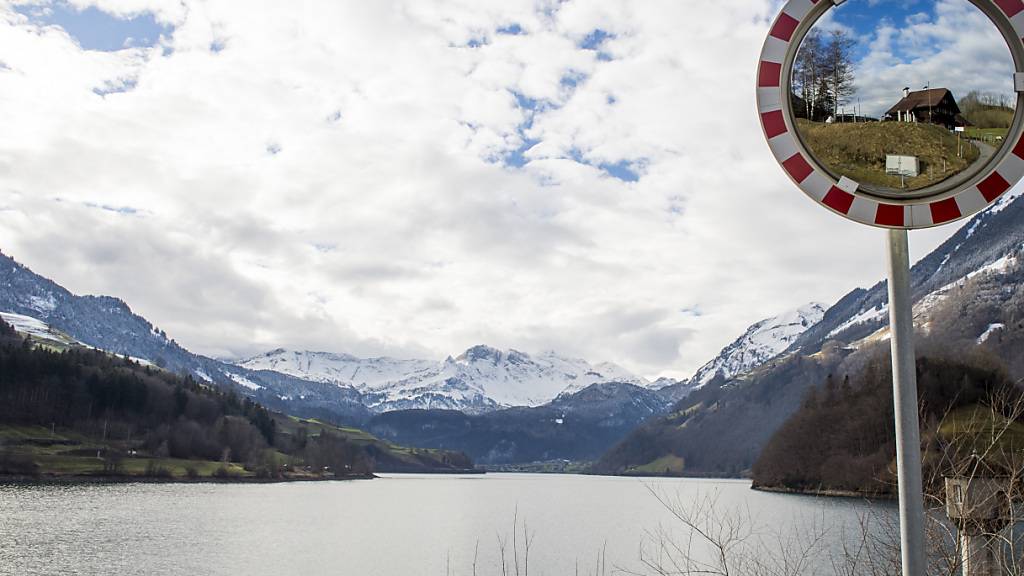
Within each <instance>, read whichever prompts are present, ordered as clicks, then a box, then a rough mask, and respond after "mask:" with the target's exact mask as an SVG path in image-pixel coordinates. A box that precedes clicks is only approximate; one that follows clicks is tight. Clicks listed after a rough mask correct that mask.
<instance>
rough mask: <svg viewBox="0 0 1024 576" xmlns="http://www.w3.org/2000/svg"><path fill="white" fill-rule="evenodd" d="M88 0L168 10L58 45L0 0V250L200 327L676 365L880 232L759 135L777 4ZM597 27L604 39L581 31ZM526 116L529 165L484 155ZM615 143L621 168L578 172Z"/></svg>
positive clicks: (267, 341) (382, 348) (218, 341)
mask: <svg viewBox="0 0 1024 576" xmlns="http://www.w3.org/2000/svg"><path fill="white" fill-rule="evenodd" d="M83 1H84V0H83ZM89 4H94V5H96V6H97V7H99V8H101V9H103V10H109V11H112V12H114V13H116V14H120V15H123V14H129V13H132V14H134V13H135V12H136V11H140V10H153V11H156V12H157V13H158V14H160V15H161V16H160V17H161V19H162V20H163V21H168V22H174V23H175V25H176V26H175V28H174V31H173V34H172V36H171V37H170V38H169V39H168V40H167V41H166V42H167V45H166V46H156V47H153V48H148V49H147V48H134V49H129V50H123V51H119V52H112V53H100V52H86V51H82V50H81V49H79V48H78V47H77V46H76V45H75V44H74V42H73V41H72V40H71V39H70V38H69V37H68V36H67V35H66V34H64V33H62V32H61V31H60V30H57V29H53V28H50V29H39V28H36V27H34V26H33V25H32V24H30V23H29V22H28V20H27V19H25V18H23V17H21V16H19V15H17V14H16V13H14V12H13V10H12V7H11V5H10V4H5V3H4V2H2V0H0V54H3V55H4V56H3V59H4V63H5V65H6V67H7V68H0V126H3V127H4V129H3V130H2V131H0V206H4V207H5V208H6V210H5V211H3V212H0V222H2V224H0V246H2V247H3V249H4V251H5V252H7V253H9V254H11V255H13V256H15V257H16V258H18V259H20V260H22V261H23V262H25V263H26V264H28V265H29V266H31V267H32V268H34V269H36V270H37V271H39V272H41V273H43V274H45V275H47V276H50V277H52V278H54V279H56V280H57V281H58V282H60V283H62V284H64V285H66V286H68V287H69V288H71V289H73V290H76V291H78V292H89V293H105V294H112V295H116V296H119V297H122V298H124V299H125V300H126V301H128V302H129V303H131V304H132V305H133V307H134V308H135V309H136V311H138V312H140V313H142V314H144V315H145V316H147V317H148V318H150V319H151V320H153V321H154V322H155V323H156V324H157V325H159V326H161V327H162V328H164V329H166V330H167V331H168V332H169V333H171V334H172V335H173V336H175V337H176V338H177V339H178V340H179V341H180V342H181V343H182V344H184V345H186V346H187V347H190V348H192V349H194V350H196V351H198V352H203V353H209V354H215V355H229V354H234V355H246V354H250V353H254V352H257V351H261V350H263V349H268V348H271V347H275V346H278V345H288V346H295V347H308V348H316V349H326V350H335V351H348V352H353V353H356V354H377V353H386V354H397V355H417V356H424V355H427V356H433V357H444V356H445V355H447V354H449V353H453V352H457V351H459V350H461V349H463V348H465V347H467V346H469V345H472V344H476V343H481V342H486V343H489V344H492V345H496V346H501V347H515V348H518V349H525V350H540V349H546V348H554V349H557V350H559V351H563V352H565V353H569V354H575V355H580V356H583V357H587V358H589V359H592V360H612V361H616V362H619V363H621V364H623V365H624V366H627V367H629V368H631V369H634V370H637V371H639V372H642V373H645V374H647V375H650V376H656V375H658V374H661V373H665V374H672V375H676V376H686V375H689V374H690V373H691V372H692V371H693V370H694V369H696V368H697V367H698V366H700V365H701V364H703V363H704V362H705V361H706V360H707V359H708V358H709V357H710V356H712V355H713V354H714V353H716V352H717V350H718V349H719V348H721V347H722V346H724V345H725V344H727V343H728V342H729V341H731V340H732V339H733V338H735V337H736V336H737V335H739V334H740V333H741V332H742V330H743V329H745V328H746V327H747V325H749V324H751V323H753V322H754V321H756V320H759V319H761V318H762V317H766V316H770V315H774V314H777V313H779V312H780V311H782V310H784V309H787V308H791V307H795V306H797V305H800V304H803V303H805V302H807V301H811V300H829V299H836V298H838V297H839V296H841V295H842V294H843V293H845V291H847V290H849V289H851V288H853V287H854V286H856V285H863V284H869V283H873V282H874V281H875V280H877V279H878V278H879V277H880V276H881V275H882V272H883V259H882V255H883V254H882V249H883V242H882V241H883V234H882V233H881V232H880V231H877V230H870V229H865V228H862V227H859V226H857V225H854V224H851V223H847V222H845V221H844V220H841V219H839V218H837V217H835V216H832V215H830V214H827V213H826V212H824V211H822V210H821V209H820V208H818V207H816V206H814V205H813V203H811V202H810V201H808V200H807V199H806V198H804V197H803V196H802V194H801V193H800V192H798V191H797V190H796V189H795V188H794V187H793V186H792V185H791V184H790V183H789V181H788V180H787V179H786V177H785V176H784V175H783V173H782V171H781V170H780V168H779V167H778V166H777V165H776V164H775V163H774V160H772V159H771V156H770V154H769V152H768V150H767V146H766V144H765V143H764V142H763V138H762V136H761V132H760V128H759V126H758V124H757V119H756V114H755V112H754V90H753V82H754V73H755V70H756V61H757V57H758V53H759V50H760V46H761V43H762V41H763V39H764V35H765V34H766V31H767V28H768V25H769V21H770V18H771V17H772V16H774V14H773V13H772V10H774V9H776V8H777V7H778V2H769V1H768V0H759V1H752V2H742V3H739V2H708V3H680V2H674V1H670V0H657V1H655V0H651V1H645V2H628V1H625V0H615V1H613V0H601V1H596V0H587V1H581V0H572V1H567V2H554V1H550V2H535V1H532V0H531V1H525V0H524V1H516V2H509V1H501V2H498V1H493V2H483V1H477V0H474V1H469V0H464V1H450V2H440V1H425V0H387V1H385V0H382V1H379V2H359V1H343V2H334V1H327V0H324V1H322V2H318V1H314V0H306V1H304V2H298V3H281V2H270V1H263V2H245V3H238V2H234V1H230V0H211V1H207V2H191V1H189V0H185V1H183V2H179V1H177V0H174V1H168V2H160V1H158V0H148V1H145V2H143V1H142V0H138V1H129V0H121V1H116V0H92V1H90V2H89ZM513 24H518V25H519V27H520V28H521V29H522V31H523V33H522V34H519V35H511V34H499V33H498V32H497V30H498V29H499V28H502V27H509V26H511V25H513ZM596 28H601V29H603V30H606V31H607V32H608V33H610V35H611V36H610V38H609V39H608V40H606V41H605V43H604V45H603V46H602V52H604V53H607V54H609V55H611V57H612V60H611V61H605V60H602V59H601V58H599V55H598V53H597V51H595V50H584V49H582V48H580V46H579V44H580V42H582V40H583V39H584V38H585V37H586V36H587V35H588V34H589V33H591V32H592V31H593V30H594V29H596ZM471 45H472V46H476V47H471ZM212 46H217V47H218V48H222V49H220V50H212V49H211V47H212ZM570 74H571V75H574V77H575V78H578V79H579V82H578V84H577V86H576V87H575V88H573V87H572V86H571V85H566V83H564V82H563V79H564V78H565V77H566V76H567V75H570ZM128 80H130V81H131V83H134V88H132V89H130V90H129V91H126V92H122V93H112V94H107V95H106V96H105V97H101V96H99V95H97V94H96V93H95V92H94V91H93V89H94V88H97V87H101V88H102V87H104V86H108V85H109V84H110V83H117V82H122V83H123V82H126V81H128ZM515 94H520V95H521V96H522V97H525V98H531V99H537V100H539V101H541V105H540V108H539V110H538V111H536V112H534V113H531V112H530V111H529V110H524V109H522V108H521V107H520V106H519V105H518V103H517V101H516V97H515V96H514V95H515ZM531 119H532V123H531V122H530V120H531ZM524 137H525V138H529V139H532V140H536V141H539V143H538V144H537V145H536V146H535V147H534V148H532V149H531V150H529V151H528V152H527V153H526V157H527V159H528V160H530V161H529V163H528V164H526V165H525V166H524V167H522V168H519V169H516V168H510V167H506V166H503V165H502V164H501V163H500V162H495V159H496V158H501V157H503V156H504V155H506V154H510V153H512V152H514V151H515V150H517V149H518V148H520V146H522V144H523V138H524ZM271 149H272V150H276V151H277V152H276V153H271V152H270V151H269V150H271ZM574 158H575V159H574ZM576 160H580V161H581V162H578V161H576ZM620 161H631V162H638V164H636V165H634V166H636V169H637V170H639V171H640V172H641V173H642V177H641V178H640V180H639V181H638V182H633V183H627V182H622V181H620V180H617V179H614V178H611V177H609V176H608V174H606V173H605V172H603V171H602V170H601V169H600V168H597V166H600V165H602V164H615V163H616V162H620ZM56 199H60V201H57V200H56ZM102 206H107V207H115V208H116V207H130V208H132V209H134V210H137V212H136V213H134V214H131V213H122V212H117V211H112V210H105V209H102V208H100V207H102ZM949 232H950V230H948V229H946V230H940V231H931V232H923V233H916V234H915V235H914V246H915V249H916V252H917V253H918V254H919V255H920V254H923V253H924V252H925V251H926V250H927V249H929V248H931V247H933V246H934V245H935V244H936V243H937V242H938V241H939V240H940V239H942V238H943V237H944V236H945V235H947V234H948V233H949ZM694 307H697V308H699V309H700V310H702V312H703V313H702V314H701V315H699V316H698V315H694V314H692V313H690V312H688V311H686V310H687V309H693V308H694Z"/></svg>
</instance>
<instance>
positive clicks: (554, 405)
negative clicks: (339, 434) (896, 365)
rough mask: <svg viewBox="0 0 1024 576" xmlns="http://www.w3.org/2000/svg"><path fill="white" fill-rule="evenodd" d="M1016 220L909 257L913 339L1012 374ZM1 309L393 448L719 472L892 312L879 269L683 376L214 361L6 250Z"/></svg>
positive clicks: (754, 446) (490, 363) (459, 360)
mask: <svg viewBox="0 0 1024 576" xmlns="http://www.w3.org/2000/svg"><path fill="white" fill-rule="evenodd" d="M1021 222H1024V201H1022V200H1019V199H1018V198H1016V197H1013V196H1007V197H1005V198H1004V199H1003V200H1001V201H1000V202H999V203H997V205H996V206H994V207H993V208H992V209H990V210H989V211H987V212H985V213H983V214H981V215H979V216H977V217H976V218H974V219H973V220H972V221H970V222H969V223H968V224H967V225H965V226H964V227H963V228H962V229H961V230H960V231H958V232H957V233H956V234H955V235H954V236H953V237H951V238H950V239H949V241H947V242H946V243H945V244H943V245H942V246H940V247H939V248H938V249H937V250H936V251H935V252H933V253H932V254H930V255H928V256H927V257H926V258H924V259H922V260H921V261H920V262H919V263H917V265H916V266H915V267H914V269H913V280H912V282H913V290H914V299H915V302H916V305H915V319H916V322H917V323H918V328H919V330H920V332H921V335H922V338H926V341H927V346H930V347H931V349H933V350H934V349H938V348H942V347H947V348H949V347H953V348H955V349H956V350H959V351H962V350H967V349H970V350H976V351H982V352H984V353H985V354H987V355H988V356H990V357H992V358H996V359H997V361H998V362H999V363H1001V366H1002V368H1001V369H1002V370H1004V371H1005V372H1006V373H1007V374H1009V375H1010V377H1012V378H1017V379H1019V378H1020V377H1022V376H1024V359H1022V355H1021V354H1020V350H1021V349H1022V348H1021V347H1020V344H1021V343H1022V338H1021V333H1022V332H1024V328H1022V325H1021V322H1022V319H1024V309H1021V310H1018V309H1017V308H1018V307H1024V304H1022V303H1021V299H1020V298H1018V297H1017V296H1016V295H1017V294H1018V293H1019V292H1020V289H1021V280H1022V278H1024V271H1022V268H1024V266H1022V262H1021V258H1022V248H1024V229H1022V227H1021V225H1020V223H1021ZM951 314H957V315H958V318H957V321H956V322H953V321H951V320H950V318H949V317H948V316H949V315H951ZM0 315H2V318H3V319H4V320H5V321H6V322H7V323H9V324H10V325H12V326H13V327H14V328H15V330H16V331H17V332H18V333H19V334H20V335H22V336H23V337H24V336H27V337H28V338H29V341H30V342H31V343H33V344H34V345H36V346H42V347H46V348H48V349H51V350H65V349H71V348H78V349H96V350H100V351H104V352H106V353H109V354H112V355H116V356H119V357H128V359H130V360H132V361H134V362H135V363H136V364H137V365H138V366H141V367H143V368H144V369H148V370H153V371H159V372H166V373H168V374H172V375H178V376H179V377H185V378H188V379H190V380H191V381H194V382H195V383H197V385H199V386H200V388H209V389H210V390H214V391H217V393H229V394H232V395H235V396H237V397H239V398H246V399H249V400H250V401H251V402H253V403H256V404H258V405H260V406H263V407H266V408H267V409H268V410H270V411H271V412H272V413H275V414H279V415H289V416H291V417H294V418H297V419H302V420H304V421H310V422H314V421H315V422H322V423H324V424H325V425H330V426H336V427H348V428H347V429H359V430H363V431H365V432H366V433H368V434H367V437H370V436H371V435H372V438H374V439H375V440H378V441H380V442H383V443H385V444H387V445H391V446H409V447H414V448H416V449H421V450H441V451H448V452H450V453H451V454H459V453H462V454H465V455H467V456H468V457H469V458H471V459H472V461H473V462H475V463H476V464H477V465H483V466H488V467H506V469H508V468H507V467H513V468H515V467H528V466H530V465H534V466H536V467H537V469H544V468H545V466H547V467H549V468H550V467H551V466H554V467H555V468H556V469H566V463H567V462H593V463H594V464H593V467H592V468H589V467H585V466H584V467H579V466H577V467H576V468H574V469H590V470H592V471H594V472H597V473H604V474H640V475H648V474H669V475H717V476H722V475H724V476H743V475H748V474H750V472H751V470H752V468H753V467H754V465H755V462H757V460H758V458H759V456H760V455H761V453H762V450H763V449H764V447H765V445H766V444H768V442H769V441H770V440H771V438H772V437H773V435H774V434H775V433H776V431H777V430H779V429H780V428H781V427H782V426H783V425H784V424H785V423H786V422H787V420H788V419H790V418H791V417H793V416H794V414H796V413H797V411H798V410H799V409H800V408H801V406H802V405H803V403H804V402H805V399H806V398H807V396H808V394H809V393H811V392H810V391H812V390H815V389H823V387H825V386H826V383H827V382H829V381H830V379H835V378H842V377H844V376H848V375H852V376H854V377H856V375H857V374H859V371H860V370H862V368H863V366H865V365H867V364H869V363H870V362H869V359H870V358H873V357H874V356H872V355H877V354H879V353H881V352H879V348H878V346H877V345H878V343H880V342H885V340H886V338H887V333H886V324H887V320H888V315H887V303H886V289H885V285H884V283H879V284H877V285H875V286H873V287H871V288H869V289H863V288H856V289H854V290H852V291H851V292H850V293H849V294H847V295H846V296H845V297H843V298H842V299H840V300H839V301H838V302H836V303H835V304H834V305H831V306H827V305H824V304H819V303H809V304H807V305H804V306H801V307H800V308H798V309H796V310H792V311H788V312H785V313H782V314H780V315H779V316H776V317H773V318H768V319H765V320H762V321H759V322H756V323H754V324H753V325H752V326H751V327H750V328H749V329H748V330H747V331H746V332H745V333H744V334H742V335H740V336H739V337H738V338H737V339H736V340H735V341H734V342H733V343H731V344H730V345H728V346H726V347H725V348H724V349H723V350H722V351H721V352H720V353H719V354H718V355H717V356H716V357H715V358H712V359H710V360H709V361H708V362H707V363H706V364H704V365H703V366H702V367H701V368H700V369H699V370H698V371H697V372H696V373H695V374H694V375H693V376H692V377H691V378H689V379H685V380H681V381H675V380H668V379H659V380H657V381H648V380H646V379H644V378H642V377H640V376H638V375H635V374H631V373H630V372H629V371H627V370H625V369H624V368H622V367H621V366H618V365H615V364H612V363H607V362H602V363H592V362H590V361H588V360H584V359H579V358H572V357H568V356H564V355H561V354H559V353H557V352H555V351H544V352H540V353H536V354H531V353H526V352H521V351H517V350H499V349H496V348H492V347H489V346H487V345H484V344H481V345H477V346H473V347H471V348H469V349H467V350H465V351H462V352H459V353H455V354H453V355H451V356H449V357H447V358H445V359H444V360H440V361H437V360H425V359H408V358H387V357H383V358H359V357H355V356H352V355H348V354H345V353H343V352H342V351H332V352H328V351H308V350H291V349H277V350H272V351H268V352H266V353H264V354H260V355H258V356H255V357H252V358H247V359H242V360H238V361H224V360H220V359H214V358H209V357H205V356H202V355H198V354H194V353H192V352H190V351H189V350H187V349H185V348H183V347H182V346H181V345H179V344H178V343H177V342H176V341H175V340H174V339H173V337H172V335H168V334H166V333H164V332H163V331H162V330H160V329H159V328H157V327H155V326H154V325H153V324H151V323H150V322H149V321H147V320H146V319H145V318H144V317H142V316H140V315H138V314H136V313H134V312H133V311H132V309H131V308H130V307H129V305H128V303H126V302H124V301H122V300H120V299H117V298H116V297H111V296H79V295H75V294H72V293H71V292H69V291H68V290H66V289H64V288H63V287H61V286H60V285H59V284H58V283H57V281H55V280H53V279H48V278H44V277H42V276H39V275H37V274H35V273H34V272H32V270H31V269H29V268H28V267H26V266H24V265H22V264H20V263H19V262H17V261H16V260H15V259H14V258H13V257H12V256H9V255H3V254H0ZM958 353H959V352H958ZM854 379H855V380H856V378H854ZM339 429H340V428H339ZM382 445H383V444H382ZM538 463H547V464H538Z"/></svg>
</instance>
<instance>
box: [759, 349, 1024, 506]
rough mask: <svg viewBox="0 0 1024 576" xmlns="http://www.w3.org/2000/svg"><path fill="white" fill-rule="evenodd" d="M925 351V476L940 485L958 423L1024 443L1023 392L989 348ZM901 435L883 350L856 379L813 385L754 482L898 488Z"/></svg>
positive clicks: (935, 488)
mask: <svg viewBox="0 0 1024 576" xmlns="http://www.w3.org/2000/svg"><path fill="white" fill-rule="evenodd" d="M956 356H957V357H956V358H941V357H931V356H923V357H921V358H919V359H918V366H917V369H918V390H919V397H920V406H921V430H922V447H923V450H924V452H923V461H924V465H925V478H929V479H931V480H932V482H933V485H932V486H930V489H931V490H930V491H931V492H933V493H940V492H941V490H942V487H941V485H940V482H941V478H942V476H943V475H945V474H949V473H951V469H949V467H948V466H949V464H950V463H951V462H952V461H953V460H954V459H952V458H949V457H947V456H948V455H949V454H951V453H954V452H956V451H962V450H963V449H962V448H961V447H960V446H958V442H963V441H964V435H963V434H958V433H957V431H958V430H959V431H961V432H962V431H964V430H970V429H972V428H986V429H999V428H1000V427H1001V426H1002V423H1004V422H1009V423H1011V426H1010V427H1008V428H1007V432H1009V433H1008V434H1007V435H1006V438H1005V440H1006V443H1008V444H1007V445H1006V446H1004V447H1005V448H1007V449H1008V450H1009V451H1019V450H1020V449H1021V448H1024V444H1022V443H1021V440H1024V435H1021V431H1022V430H1024V417H1022V415H1021V413H1020V410H1019V407H1020V406H1021V390H1020V389H1019V388H1018V387H1016V386H1015V385H1014V384H1013V382H1012V380H1011V379H1010V378H1009V377H1008V376H1007V374H1006V372H1005V370H1003V369H1002V367H1001V366H999V365H998V363H995V362H993V361H992V360H991V358H986V357H984V356H977V355H975V356H973V357H963V356H962V355H956ZM895 439H896V435H895V428H894V424H893V398H892V372H891V367H890V364H889V357H888V354H886V353H885V352H884V351H883V350H881V349H878V350H876V351H875V352H874V354H873V357H872V359H871V360H870V361H869V362H868V363H867V364H866V365H865V366H864V367H863V369H862V370H861V372H860V373H858V374H855V375H854V376H853V377H851V376H849V375H845V376H843V377H842V378H841V379H840V378H839V377H836V376H834V375H829V377H828V378H826V380H825V383H824V385H822V386H821V387H813V388H811V389H810V390H809V393H808V395H807V397H806V398H805V399H804V402H803V404H802V406H801V408H800V410H798V411H797V413H796V414H794V415H793V416H792V417H791V418H790V419H789V420H787V421H786V423H785V424H783V425H782V427H781V428H779V430H778V431H777V432H776V433H775V434H774V435H773V436H772V438H771V440H770V441H769V442H768V443H767V445H766V446H765V448H764V450H763V451H762V453H761V456H760V457H759V458H758V460H757V462H756V463H755V464H754V467H753V470H752V472H753V474H752V476H753V481H754V487H755V488H766V489H783V490H793V491H801V492H806V491H810V492H814V491H823V492H847V493H857V494H866V495H890V494H893V493H894V492H895V486H896V476H895V458H896V443H895V442H896V440H895Z"/></svg>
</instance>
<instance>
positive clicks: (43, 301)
mask: <svg viewBox="0 0 1024 576" xmlns="http://www.w3.org/2000/svg"><path fill="white" fill-rule="evenodd" d="M28 302H29V307H31V308H32V309H33V310H35V311H36V312H41V313H43V314H49V313H50V312H53V311H54V310H56V309H57V300H56V298H54V297H53V294H47V295H46V297H45V298H44V297H40V296H29V299H28Z"/></svg>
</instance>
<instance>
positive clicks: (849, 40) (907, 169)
mask: <svg viewBox="0 0 1024 576" xmlns="http://www.w3.org/2000/svg"><path fill="white" fill-rule="evenodd" d="M1013 72H1014V65H1013V59H1012V57H1011V55H1010V49H1009V47H1008V46H1007V44H1006V42H1005V40H1004V39H1003V36H1002V34H1001V33H1000V32H999V30H998V29H997V28H996V25H995V24H994V23H993V22H992V20H990V19H989V18H988V16H987V15H986V14H985V13H983V12H982V11H981V9H979V8H978V7H977V6H975V5H974V4H973V3H971V2H970V1H969V0H917V1H914V2H908V1H906V0H848V1H847V2H844V3H843V4H841V5H839V6H837V7H833V8H830V9H829V10H828V12H826V13H825V14H824V15H823V16H822V17H821V18H820V19H819V20H818V21H817V22H815V24H814V26H813V27H812V28H811V30H810V31H809V32H808V34H807V35H806V36H804V38H803V40H802V42H801V44H800V49H799V51H798V53H797V56H796V60H795V61H794V63H793V70H792V74H791V77H790V98H791V101H790V103H791V106H792V111H793V116H794V117H795V118H794V120H795V122H796V128H797V132H798V133H799V134H800V138H801V140H802V141H803V143H804V146H805V147H806V148H807V150H808V151H809V152H810V153H811V155H812V156H814V157H815V159H817V161H818V163H819V164H820V165H822V166H823V167H824V168H826V169H827V170H829V171H830V172H831V173H832V174H833V175H834V176H835V177H836V178H837V179H838V178H840V177H842V176H846V177H848V178H850V179H851V180H853V181H856V182H858V183H859V184H860V189H861V190H863V191H865V192H869V193H872V194H875V195H878V196H882V197H889V198H906V199H909V198H914V197H919V196H923V195H928V194H931V193H934V192H935V191H938V190H944V189H950V188H954V187H957V185H958V184H963V182H964V181H966V180H968V179H970V178H971V177H973V176H975V175H976V174H978V173H979V172H980V171H981V170H982V169H983V168H984V167H985V166H986V164H988V161H989V160H990V159H991V158H992V157H993V155H994V154H995V153H996V152H997V151H998V150H999V149H1000V147H1002V146H1003V145H1004V144H1005V141H1006V136H1007V132H1008V130H1009V128H1010V125H1011V123H1012V121H1013V118H1014V115H1015V113H1016V105H1017V96H1016V94H1015V92H1014V89H1013V88H1014V86H1013Z"/></svg>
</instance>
